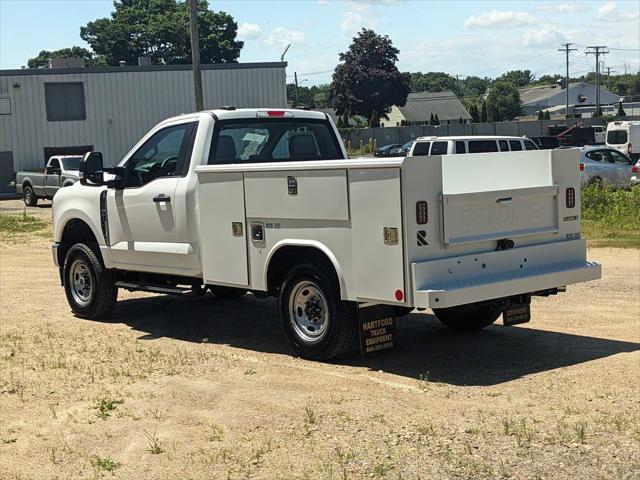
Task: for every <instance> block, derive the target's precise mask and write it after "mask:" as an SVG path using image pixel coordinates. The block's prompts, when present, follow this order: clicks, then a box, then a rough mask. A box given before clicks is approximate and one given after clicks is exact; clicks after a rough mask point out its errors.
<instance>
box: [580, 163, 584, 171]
mask: <svg viewBox="0 0 640 480" xmlns="http://www.w3.org/2000/svg"><path fill="white" fill-rule="evenodd" d="M580 171H581V172H584V163H581V164H580Z"/></svg>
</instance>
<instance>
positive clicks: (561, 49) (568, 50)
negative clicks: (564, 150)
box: [558, 42, 577, 118]
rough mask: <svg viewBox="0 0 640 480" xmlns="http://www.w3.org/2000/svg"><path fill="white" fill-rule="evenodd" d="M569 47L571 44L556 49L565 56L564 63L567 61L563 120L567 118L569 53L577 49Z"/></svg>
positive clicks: (564, 44)
mask: <svg viewBox="0 0 640 480" xmlns="http://www.w3.org/2000/svg"><path fill="white" fill-rule="evenodd" d="M571 45H573V44H572V43H568V42H567V43H563V44H562V46H563V47H564V48H560V49H558V51H559V52H564V53H565V56H566V61H567V74H566V75H565V77H564V89H565V93H566V95H567V102H566V107H565V110H564V117H565V118H569V52H574V51H576V50H577V48H569V47H570V46H571Z"/></svg>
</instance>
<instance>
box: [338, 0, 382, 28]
mask: <svg viewBox="0 0 640 480" xmlns="http://www.w3.org/2000/svg"><path fill="white" fill-rule="evenodd" d="M352 3H353V5H352V9H351V10H348V11H346V12H345V13H343V14H342V19H341V20H340V28H341V29H342V31H343V32H347V33H353V32H356V31H358V30H360V29H361V28H363V27H364V28H374V27H377V26H378V19H377V17H376V16H375V15H374V14H373V12H372V11H371V9H370V8H369V5H367V4H366V3H357V2H352Z"/></svg>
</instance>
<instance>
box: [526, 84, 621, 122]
mask: <svg viewBox="0 0 640 480" xmlns="http://www.w3.org/2000/svg"><path fill="white" fill-rule="evenodd" d="M563 83H564V82H560V83H557V84H554V85H539V86H535V87H523V88H521V89H520V100H521V101H522V113H523V115H534V114H535V113H537V112H538V111H539V110H548V109H550V108H552V107H558V108H556V109H554V111H555V112H556V113H558V114H560V113H562V114H565V113H566V112H565V111H564V110H565V108H566V102H567V93H566V90H565V88H564V85H563ZM619 100H620V96H619V95H616V94H615V93H611V92H610V91H609V90H606V89H604V88H602V87H600V105H612V104H617V103H618V101H619ZM595 103H596V87H595V86H593V85H591V84H590V83H586V82H576V83H570V84H569V113H575V112H574V110H575V107H580V106H583V105H584V106H587V105H595Z"/></svg>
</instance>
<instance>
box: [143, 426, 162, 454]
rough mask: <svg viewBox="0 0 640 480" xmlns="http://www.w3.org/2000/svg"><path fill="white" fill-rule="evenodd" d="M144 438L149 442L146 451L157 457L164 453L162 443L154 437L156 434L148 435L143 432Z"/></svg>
mask: <svg viewBox="0 0 640 480" xmlns="http://www.w3.org/2000/svg"><path fill="white" fill-rule="evenodd" d="M143 432H144V435H145V437H147V441H148V442H149V448H148V449H147V450H148V451H149V452H151V453H152V454H153V455H159V454H161V453H162V452H164V449H163V448H162V443H161V442H160V439H159V438H158V436H157V435H156V432H153V433H149V432H147V431H146V430H143Z"/></svg>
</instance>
